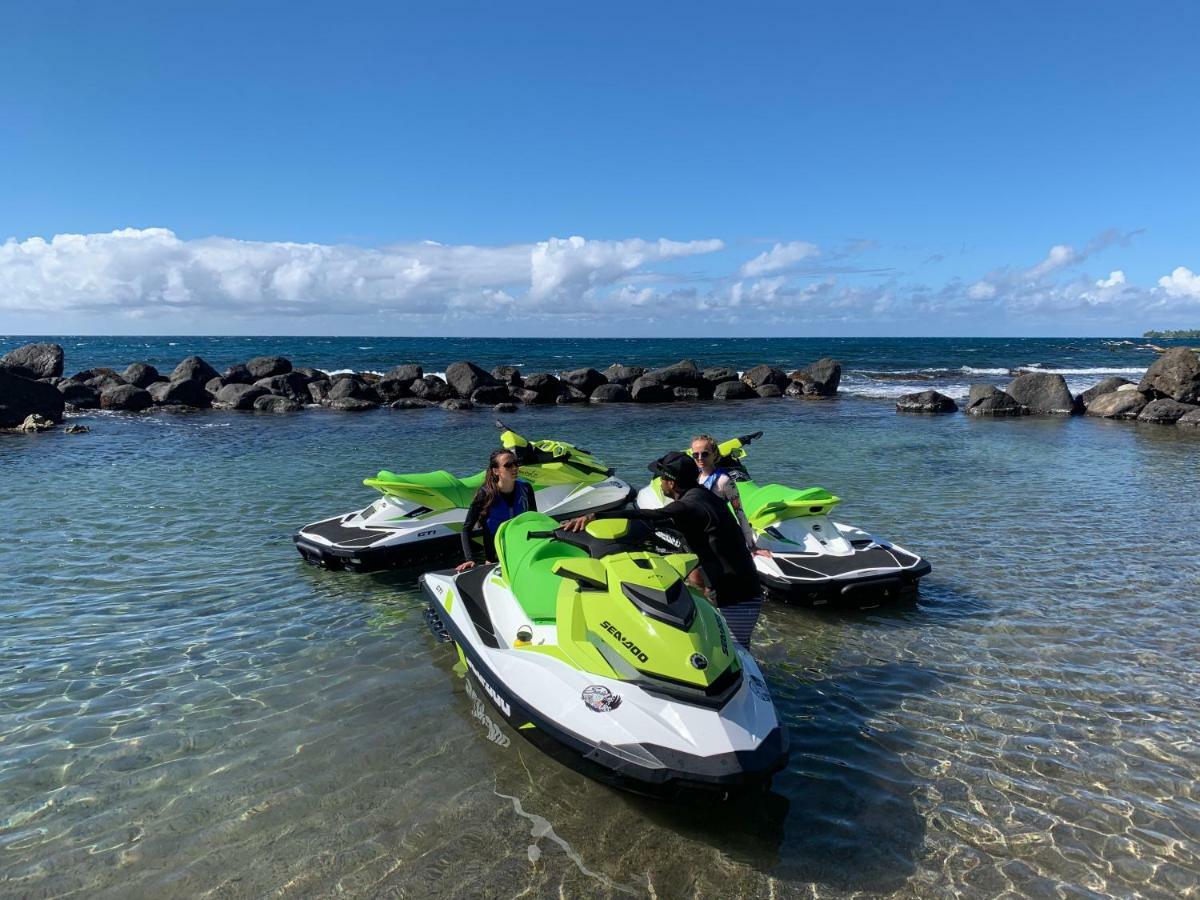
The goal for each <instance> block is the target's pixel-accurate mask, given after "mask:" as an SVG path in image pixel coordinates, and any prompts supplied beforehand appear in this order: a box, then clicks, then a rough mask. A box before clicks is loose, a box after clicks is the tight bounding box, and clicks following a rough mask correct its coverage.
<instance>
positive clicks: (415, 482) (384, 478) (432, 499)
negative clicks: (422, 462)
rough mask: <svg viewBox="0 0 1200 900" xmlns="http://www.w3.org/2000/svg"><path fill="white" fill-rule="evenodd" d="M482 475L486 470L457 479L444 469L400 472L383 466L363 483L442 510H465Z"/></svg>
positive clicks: (481, 481) (479, 483)
mask: <svg viewBox="0 0 1200 900" xmlns="http://www.w3.org/2000/svg"><path fill="white" fill-rule="evenodd" d="M483 475H484V473H483V472H478V473H476V474H474V475H470V476H468V477H466V478H458V477H456V476H454V475H451V474H450V473H449V472H447V471H445V470H443V469H439V470H438V471H436V472H416V473H413V474H408V475H397V474H396V473H395V472H389V471H387V470H386V469H383V470H381V471H380V472H379V474H377V475H376V476H375V477H374V478H366V479H364V480H363V484H365V485H366V486H367V487H370V488H375V489H376V490H377V491H381V492H382V493H384V494H392V495H394V496H396V497H402V498H404V499H405V500H411V501H412V502H414V503H420V504H421V505H422V506H426V507H428V508H429V509H433V510H439V511H441V510H447V509H466V508H467V507H468V506H470V505H471V500H472V498H474V496H475V492H476V491H477V490H479V487H480V485H482V484H483Z"/></svg>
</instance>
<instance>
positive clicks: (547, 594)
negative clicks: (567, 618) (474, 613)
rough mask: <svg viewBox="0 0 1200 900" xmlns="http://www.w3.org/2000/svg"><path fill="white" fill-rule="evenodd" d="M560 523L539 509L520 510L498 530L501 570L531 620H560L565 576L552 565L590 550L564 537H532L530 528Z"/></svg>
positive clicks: (552, 528)
mask: <svg viewBox="0 0 1200 900" xmlns="http://www.w3.org/2000/svg"><path fill="white" fill-rule="evenodd" d="M558 527H559V523H558V522H556V521H555V520H554V519H552V518H550V517H549V516H547V515H544V514H543V513H539V512H525V513H521V514H520V515H519V516H516V517H515V518H512V519H509V520H508V521H507V522H505V523H503V524H502V525H501V526H500V528H499V529H498V530H497V531H496V556H497V558H498V559H499V561H500V574H501V575H502V576H503V577H504V580H505V581H507V582H508V586H509V588H510V589H511V590H512V593H513V596H514V597H516V598H517V602H518V603H520V604H521V608H522V609H524V610H525V614H526V615H527V616H529V618H530V620H531V624H542V625H545V624H551V623H553V622H555V621H557V620H558V594H559V590H560V589H561V587H562V585H563V581H564V579H563V578H562V576H560V575H555V574H554V572H552V571H551V569H552V568H553V566H554V563H555V562H557V561H558V560H560V559H563V558H566V557H579V556H583V557H586V556H587V555H588V554H587V551H585V550H582V549H580V548H579V547H575V546H572V545H571V544H567V543H564V542H562V541H555V540H550V539H545V538H543V539H537V538H534V539H531V538H530V537H529V532H531V531H553V530H554V529H555V528H558Z"/></svg>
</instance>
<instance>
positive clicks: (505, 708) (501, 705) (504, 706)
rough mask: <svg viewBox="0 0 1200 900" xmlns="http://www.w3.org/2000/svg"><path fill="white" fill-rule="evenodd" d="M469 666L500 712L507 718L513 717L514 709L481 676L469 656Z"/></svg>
mask: <svg viewBox="0 0 1200 900" xmlns="http://www.w3.org/2000/svg"><path fill="white" fill-rule="evenodd" d="M467 666H468V667H469V668H470V669H471V671H472V672H474V673H475V677H476V678H478V679H479V683H480V684H481V685H483V689H484V690H485V691H487V695H488V696H489V697H491V698H492V702H493V703H495V704H496V707H497V708H498V709H499V710H500V712H502V713H504V714H505V715H506V716H511V715H512V707H511V706H509V705H508V702H507V701H506V700H505V699H504V698H503V697H501V696H500V695H499V694H497V693H496V689H495V688H494V687H492V686H491V685H490V684H488V683H487V679H486V678H484V677H483V676H482V675H480V674H479V670H478V669H477V668H475V663H473V662H471V658H470V657H469V656H468V657H467Z"/></svg>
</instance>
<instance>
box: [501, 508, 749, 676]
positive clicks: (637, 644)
mask: <svg viewBox="0 0 1200 900" xmlns="http://www.w3.org/2000/svg"><path fill="white" fill-rule="evenodd" d="M604 521H607V522H614V521H615V522H621V523H624V520H604ZM593 524H598V523H593ZM555 527H557V523H556V522H555V521H554V520H553V519H551V518H550V517H549V516H545V515H542V514H540V513H536V512H527V513H522V514H521V515H519V516H517V517H516V518H514V519H510V520H509V521H507V522H505V523H504V524H503V525H501V526H500V529H499V530H498V531H497V533H496V553H497V555H498V556H499V558H500V572H501V573H502V577H503V579H504V580H505V581H506V582H507V583H508V585H509V587H510V590H511V591H512V592H513V594H514V596H515V597H516V598H517V601H518V602H519V603H520V604H521V606H522V608H523V609H524V610H525V612H526V614H527V615H529V616H530V617H531V619H533V620H534V621H536V622H538V623H540V624H552V623H554V624H557V637H558V645H557V647H554V646H552V645H531V646H529V647H521V648H519V649H520V651H521V652H537V653H544V654H546V655H548V656H553V657H555V658H557V659H561V660H563V661H565V662H568V663H569V664H571V665H573V666H575V667H577V668H580V669H582V670H584V671H588V672H592V673H594V674H598V675H604V676H607V677H609V678H621V679H628V678H630V677H634V676H633V675H632V671H637V672H641V673H645V674H647V675H651V676H657V677H660V678H666V679H670V680H671V681H674V682H677V683H681V684H687V685H692V686H694V687H698V688H704V687H707V686H708V685H710V684H712V683H713V682H714V681H715V680H716V679H717V678H718V677H720V676H721V675H722V674H724V673H725V672H726V670H728V669H729V667H730V666H732V665H737V663H736V656H735V653H734V649H733V643H732V638H731V637H730V636H729V633H728V629H727V628H726V627H725V624H724V620H723V619H721V617H720V614H719V613H718V612H717V611H716V610H715V609H714V608H713V607H712V606H711V605H710V604H709V603H708V602H707V601H706V600H703V599H701V598H696V597H695V595H693V596H692V600H693V603H694V604H695V610H696V613H695V616H694V618H693V620H692V622H691V624H690V625H689V627H688V628H687V629H683V628H681V627H676V626H673V625H670V624H667V623H665V622H662V621H660V620H658V619H655V618H653V617H651V616H650V615H648V614H646V613H644V612H642V610H641V609H639V608H638V607H637V606H635V605H634V604H633V602H632V601H631V600H630V599H629V598H628V597H627V596H626V595H625V594H624V592H623V590H622V586H623V585H631V586H638V587H642V588H645V589H648V590H652V591H657V592H666V591H668V590H672V589H676V586H677V585H679V584H680V583H681V581H682V579H683V578H685V577H686V574H687V573H688V572H690V571H691V570H692V569H693V568H694V567H695V565H696V557H695V556H694V555H693V554H690V553H676V554H671V555H670V556H662V555H659V554H657V553H648V552H642V551H636V550H628V551H625V550H622V551H618V552H614V553H611V554H610V555H607V556H604V557H602V558H600V559H596V558H594V557H590V556H588V554H587V553H586V552H585V551H584V550H583V549H581V548H579V547H575V546H573V545H571V544H567V543H565V542H563V541H560V540H553V539H550V538H537V537H530V535H529V533H530V532H531V531H534V532H537V531H549V530H552V529H554V528H555ZM602 531H604V532H606V533H605V534H593V535H592V536H593V537H597V538H600V539H601V540H608V539H609V537H608V532H610V531H611V532H612V534H613V535H614V537H620V536H623V534H624V529H623V528H621V529H611V528H605V529H602ZM601 647H604V648H605V651H606V652H607V653H610V654H613V655H615V656H616V657H617V658H619V659H620V660H621V661H622V663H623V665H621V666H618V669H620V671H618V669H614V668H613V664H610V663H609V661H608V660H607V659H606V658H605V656H604V654H603V653H602V652H601V650H600V648H601ZM697 653H698V654H701V655H703V656H704V657H705V658H706V659H707V661H708V664H707V666H706V667H705V668H703V669H697V668H696V667H695V666H694V665H693V664H692V662H691V660H692V657H693V655H694V654H697Z"/></svg>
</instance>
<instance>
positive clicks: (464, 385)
mask: <svg viewBox="0 0 1200 900" xmlns="http://www.w3.org/2000/svg"><path fill="white" fill-rule="evenodd" d="M446 384H448V385H450V387H451V389H452V390H453V391H454V393H455V394H457V395H458V396H459V397H463V398H466V397H470V396H471V395H472V394H473V393H475V392H476V391H477V390H479V388H481V387H491V386H492V385H494V384H499V382H498V381H497V380H496V379H495V378H493V377H492V374H491V372H485V371H484V370H483V369H481V368H479V366H477V365H475V363H473V362H466V361H463V362H456V363H451V364H450V365H448V366H447V367H446Z"/></svg>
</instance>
